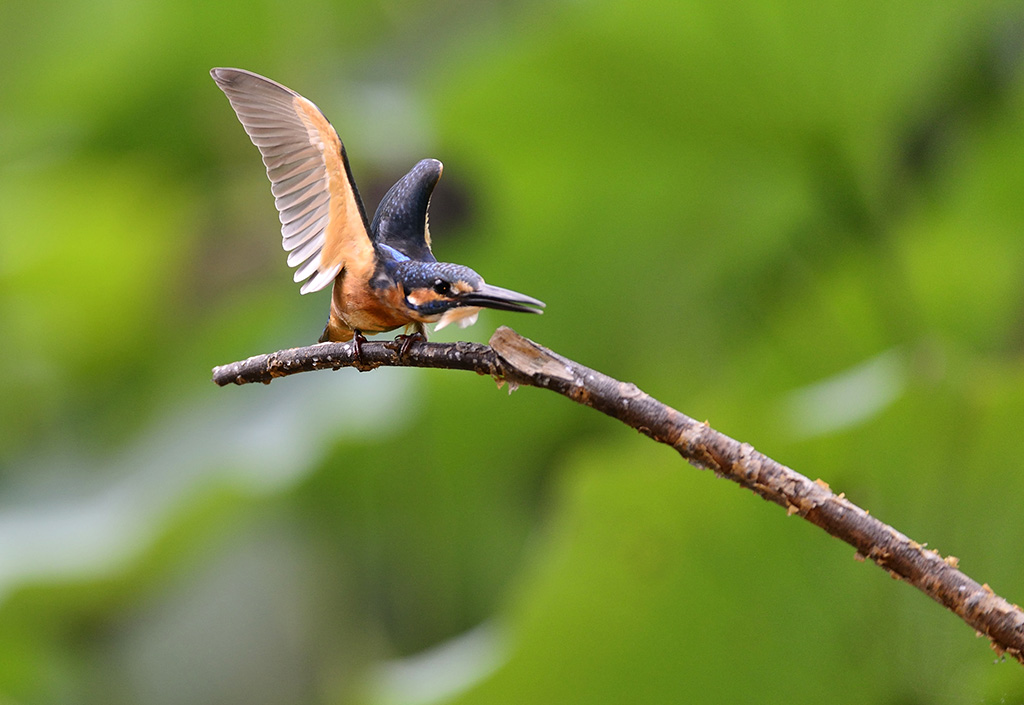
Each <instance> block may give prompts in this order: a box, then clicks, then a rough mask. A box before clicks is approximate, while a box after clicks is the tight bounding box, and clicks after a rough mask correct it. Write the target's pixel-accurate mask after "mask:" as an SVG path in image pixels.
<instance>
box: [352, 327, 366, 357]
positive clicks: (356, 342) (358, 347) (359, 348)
mask: <svg viewBox="0 0 1024 705" xmlns="http://www.w3.org/2000/svg"><path fill="white" fill-rule="evenodd" d="M365 342H366V336H365V335H363V331H361V330H357V331H354V334H353V335H352V352H354V353H355V354H356V359H358V360H361V359H363V343H365Z"/></svg>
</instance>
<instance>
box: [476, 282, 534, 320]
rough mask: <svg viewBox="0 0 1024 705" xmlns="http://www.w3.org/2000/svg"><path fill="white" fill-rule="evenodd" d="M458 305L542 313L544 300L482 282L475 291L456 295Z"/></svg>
mask: <svg viewBox="0 0 1024 705" xmlns="http://www.w3.org/2000/svg"><path fill="white" fill-rule="evenodd" d="M458 302H459V305H460V306H480V307H481V308H496V309H498V310H501V311H519V312H520V313H544V312H543V311H541V309H542V308H544V302H543V301H538V300H537V299H535V298H533V297H532V296H527V295H526V294H520V293H519V292H518V291H512V290H510V289H502V288H501V287H500V286H491V285H490V284H483V285H481V286H480V288H479V289H477V290H476V291H471V292H469V293H466V294H462V295H461V296H459V297H458Z"/></svg>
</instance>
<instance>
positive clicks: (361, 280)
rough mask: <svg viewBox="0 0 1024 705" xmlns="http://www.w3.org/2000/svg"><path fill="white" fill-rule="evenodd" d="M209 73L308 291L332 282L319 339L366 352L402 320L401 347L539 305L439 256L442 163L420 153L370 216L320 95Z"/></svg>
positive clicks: (225, 71)
mask: <svg viewBox="0 0 1024 705" xmlns="http://www.w3.org/2000/svg"><path fill="white" fill-rule="evenodd" d="M210 74H211V76H212V77H213V80H214V81H215V82H216V84H217V86H218V87H219V88H220V89H221V90H222V91H224V94H225V95H226V96H227V98H228V102H229V103H230V104H231V107H232V108H233V109H234V111H235V114H236V115H237V117H238V120H239V122H241V123H242V127H244V128H245V131H246V133H247V134H248V135H249V138H250V139H251V140H252V142H253V144H255V145H256V147H257V148H259V151H260V154H261V155H262V157H263V164H264V165H265V166H266V168H267V176H268V177H269V179H270V183H271V191H272V193H273V195H274V199H275V203H276V205H277V210H278V214H279V216H280V221H281V236H282V245H283V246H284V249H285V251H286V252H287V253H288V258H287V261H288V265H289V266H290V267H294V268H295V275H294V280H295V282H296V283H299V282H301V283H302V286H301V288H300V293H302V294H308V293H310V292H314V291H320V290H321V289H323V288H324V287H326V286H327V285H328V284H330V283H332V282H333V292H332V295H331V309H330V314H329V316H328V319H327V325H326V326H324V330H323V333H322V334H321V336H320V340H319V342H321V343H323V342H346V341H353V345H355V346H356V355H357V356H358V355H359V354H360V346H361V344H362V343H364V342H366V338H365V334H367V333H369V334H373V333H383V332H387V331H392V330H395V329H397V328H400V327H402V326H405V333H404V334H402V335H400V336H398V338H396V340H399V341H400V342H401V343H402V349H401V353H402V354H403V355H404V354H405V353H406V352H407V351H408V349H409V346H410V345H411V344H412V342H414V341H425V340H426V328H425V325H426V324H428V323H436V324H437V325H436V327H435V330H439V329H441V328H444V327H445V326H447V325H449V324H452V323H458V324H459V325H460V326H462V327H465V326H468V325H471V324H473V323H475V322H476V319H477V316H478V314H479V312H480V310H481V309H482V308H491V309H498V310H502V311H517V312H522V313H542V309H543V308H544V306H545V304H544V302H542V301H539V300H537V299H535V298H533V297H531V296H527V295H525V294H520V293H518V292H515V291H512V290H510V289H503V288H501V287H498V286H492V285H490V284H487V283H486V282H485V281H484V279H483V277H481V276H480V275H479V274H477V273H476V272H475V271H473V270H472V269H470V268H469V267H466V266H464V265H461V264H454V263H450V262H438V261H437V259H436V258H435V257H434V254H433V252H432V250H431V243H430V227H429V223H428V213H427V210H428V207H429V204H430V196H431V194H432V193H433V190H434V187H435V186H436V185H437V182H438V180H439V179H440V178H441V171H442V169H443V166H442V164H441V162H439V161H438V160H436V159H423V160H420V161H419V162H418V163H417V164H416V165H415V166H413V167H412V169H411V170H410V171H409V172H408V173H407V174H406V175H405V176H403V177H402V178H401V179H399V180H398V182H396V183H395V185H394V186H392V187H391V189H390V190H389V191H388V192H387V193H386V194H385V196H384V198H382V199H381V202H380V205H378V206H377V211H376V213H375V214H374V216H373V220H372V221H371V220H367V217H366V210H365V208H364V206H363V201H362V199H361V198H360V196H359V191H358V189H357V188H356V183H355V180H354V179H353V177H352V170H351V168H350V167H349V161H348V154H347V153H346V151H345V146H344V144H343V143H342V141H341V139H340V138H339V137H338V133H337V132H336V131H335V129H334V127H333V126H332V125H331V123H330V121H328V119H327V118H326V117H325V116H324V114H323V113H322V112H321V111H320V109H319V108H318V107H317V106H316V105H315V104H314V103H313V102H312V101H310V100H308V99H307V98H304V97H303V96H301V95H299V94H298V93H296V92H295V91H293V90H292V89H290V88H287V87H285V86H283V85H281V84H280V83H277V82H275V81H272V80H270V79H269V78H266V77H264V76H260V75H259V74H256V73H253V72H251V71H246V70H244V69H237V68H214V69H212V70H211V71H210Z"/></svg>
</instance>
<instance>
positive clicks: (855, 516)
mask: <svg viewBox="0 0 1024 705" xmlns="http://www.w3.org/2000/svg"><path fill="white" fill-rule="evenodd" d="M385 365H386V366H406V367H435V368H445V369H457V370H472V371H474V372H477V373H479V374H481V375H488V376H490V377H493V378H494V379H495V380H497V381H498V383H499V386H501V385H502V384H509V385H512V387H513V388H514V387H517V386H531V387H540V388H543V389H550V390H551V391H553V392H557V393H558V394H562V395H563V396H566V397H568V398H570V399H572V400H573V401H575V402H578V403H580V404H583V405H584V406H589V407H591V408H594V409H597V410H598V411H600V412H602V413H605V414H607V415H608V416H611V417H613V418H616V419H618V420H619V421H622V422H623V423H625V424H627V425H629V426H631V427H633V428H635V429H636V430H638V431H640V432H641V433H643V434H644V435H646V436H648V437H649V438H651V439H653V440H655V441H657V442H659V443H664V444H666V445H669V446H671V447H673V448H675V449H676V451H678V452H679V454H680V455H681V456H683V458H685V459H686V460H687V461H689V462H690V463H691V464H692V465H694V466H696V467H698V468H703V469H707V470H711V471H713V472H714V473H715V474H716V475H718V476H719V477H724V478H727V479H730V480H732V481H733V482H736V483H737V484H739V485H741V486H743V487H746V488H747V489H749V490H751V491H753V492H755V493H756V494H758V495H760V496H761V497H763V498H764V499H766V500H769V501H772V502H775V503H776V504H778V505H780V506H782V507H784V508H785V509H786V512H787V514H790V515H793V514H796V515H799V516H801V517H803V518H804V519H806V520H807V521H809V522H811V523H812V524H814V525H816V526H819V527H821V528H822V529H824V530H825V531H827V532H828V533H829V534H831V535H832V536H835V537H836V538H838V539H841V540H843V541H845V542H846V543H848V544H850V545H851V546H853V547H854V548H855V549H856V550H857V553H856V556H857V557H858V558H859V559H860V560H864V559H865V558H869V559H871V560H872V561H873V562H874V563H876V564H877V565H878V566H879V567H881V568H882V569H883V570H885V571H887V572H888V573H889V574H890V575H892V576H893V577H894V578H898V579H901V580H905V581H907V582H908V583H910V584H911V585H913V586H915V587H916V588H918V589H919V590H921V591H922V592H924V593H925V594H926V595H928V596H929V597H931V598H932V599H933V600H935V601H936V602H938V603H939V604H941V605H943V606H945V607H946V608H948V609H949V610H951V611H952V612H954V613H955V614H957V615H958V616H959V617H960V618H961V619H963V620H964V621H965V622H966V623H967V624H968V625H970V626H971V627H973V628H974V629H975V631H976V632H977V633H978V634H979V635H980V634H984V635H985V636H987V637H988V638H989V640H990V641H991V645H992V648H993V649H994V650H995V651H996V652H997V653H998V654H1007V655H1009V656H1011V657H1013V658H1015V659H1017V661H1019V662H1021V663H1024V611H1022V610H1021V608H1020V607H1019V606H1017V605H1014V604H1011V603H1009V602H1008V601H1006V600H1005V599H1003V598H1002V597H999V596H998V595H996V594H995V593H994V592H993V591H992V590H991V588H989V586H988V585H983V584H979V583H977V582H975V581H974V580H973V579H971V578H970V577H968V576H967V575H965V574H964V573H962V572H961V571H960V570H958V568H957V559H956V558H955V557H953V556H946V557H943V556H941V555H939V553H938V552H937V551H935V550H932V549H926V548H925V547H924V546H922V545H921V544H919V543H917V542H916V541H914V540H912V539H910V538H908V537H906V536H904V535H903V534H901V533H900V532H899V531H897V530H896V529H894V528H893V527H891V526H889V525H887V524H885V523H883V522H881V521H879V520H878V519H876V518H875V517H873V516H871V515H870V514H868V512H867V511H865V510H864V509H861V508H860V507H858V506H857V505H855V504H853V503H852V502H850V501H849V500H847V499H846V498H845V497H844V495H843V494H842V493H840V494H838V495H837V494H834V493H833V492H832V491H831V490H830V489H829V486H828V484H827V483H825V482H823V481H822V480H814V481H812V480H809V479H808V478H806V477H804V476H803V475H801V474H799V473H797V472H795V471H793V470H791V469H790V468H788V467H786V466H784V465H782V464H780V463H777V462H776V461H774V460H772V459H771V458H769V457H767V456H765V455H763V454H761V453H759V452H757V451H756V450H754V448H752V447H751V446H750V445H748V444H746V443H740V442H738V441H735V440H733V439H732V438H729V437H728V436H726V435H724V434H722V433H719V432H718V431H715V430H714V429H713V428H711V427H710V426H708V425H707V424H706V423H700V422H698V421H695V420H694V419H692V418H690V417H689V416H686V415H685V414H683V413H681V412H679V411H676V410H675V409H673V408H671V407H669V406H666V405H665V404H662V403H661V402H659V401H658V400H657V399H654V398H653V397H651V396H649V395H648V394H645V393H644V392H642V391H641V390H640V389H638V388H637V387H636V386H635V385H633V384H630V383H627V382H620V381H618V380H616V379H613V378H611V377H608V376H607V375H604V374H602V373H600V372H597V371H595V370H592V369H590V368H587V367H584V366H583V365H580V364H578V363H576V362H573V361H572V360H569V359H567V358H565V357H562V356H561V355H558V354H556V353H554V352H552V351H551V350H548V349H547V348H544V347H542V346H540V345H537V344H536V343H534V342H533V341H531V340H528V339H526V338H524V337H522V336H520V335H519V334H518V333H516V332H515V331H513V330H511V329H510V328H505V327H502V328H499V329H498V330H497V331H496V332H495V334H494V335H493V336H492V337H491V340H490V346H487V345H480V344H478V343H414V344H413V345H412V346H411V347H410V349H409V350H408V351H407V354H406V355H405V356H404V357H402V356H400V355H399V346H398V345H397V344H396V343H391V342H385V343H379V342H368V343H364V344H363V345H362V351H361V355H360V356H359V357H357V356H356V355H355V350H354V349H353V346H352V344H351V343H322V344H319V345H312V346H309V347H305V348H294V349H291V350H282V351H279V352H275V353H269V354H266V355H257V356H255V357H251V358H249V359H248V360H243V361H241V362H235V363H232V364H229V365H223V366H221V367H217V368H215V369H214V371H213V381H214V382H216V383H217V384H219V385H221V386H225V385H228V384H248V383H252V382H262V383H265V384H269V383H270V381H271V380H273V379H275V378H277V377H284V376H287V375H291V374H295V373H298V372H308V371H312V370H321V369H333V370H336V369H339V368H341V367H355V368H357V369H359V370H363V371H367V370H372V369H374V368H377V367H381V366H385Z"/></svg>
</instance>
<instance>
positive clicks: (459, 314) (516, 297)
mask: <svg viewBox="0 0 1024 705" xmlns="http://www.w3.org/2000/svg"><path fill="white" fill-rule="evenodd" d="M395 279H396V280H397V281H398V283H399V284H401V285H402V290H403V292H404V294H405V301H404V303H405V305H406V306H407V307H408V308H409V310H410V312H413V313H415V314H416V318H418V319H422V320H423V321H426V322H433V321H438V324H437V329H440V328H444V327H445V326H446V325H448V324H450V323H453V322H456V321H458V322H459V324H460V325H461V326H463V327H465V326H468V325H470V324H472V323H473V322H475V321H476V315H477V313H479V311H480V309H481V308H494V309H499V310H501V311H519V312H521V313H542V311H541V309H543V308H544V302H543V301H538V300H537V299H535V298H533V297H531V296H527V295H526V294H520V293H518V292H516V291H511V290H509V289H502V288H501V287H500V286H491V285H490V284H487V283H485V282H484V280H483V277H481V276H480V275H479V274H477V273H476V272H474V271H473V270H472V269H470V268H469V267H464V266H462V265H461V264H451V263H449V262H420V261H414V260H409V261H405V262H402V263H400V264H399V265H398V266H397V268H396V269H395Z"/></svg>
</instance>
